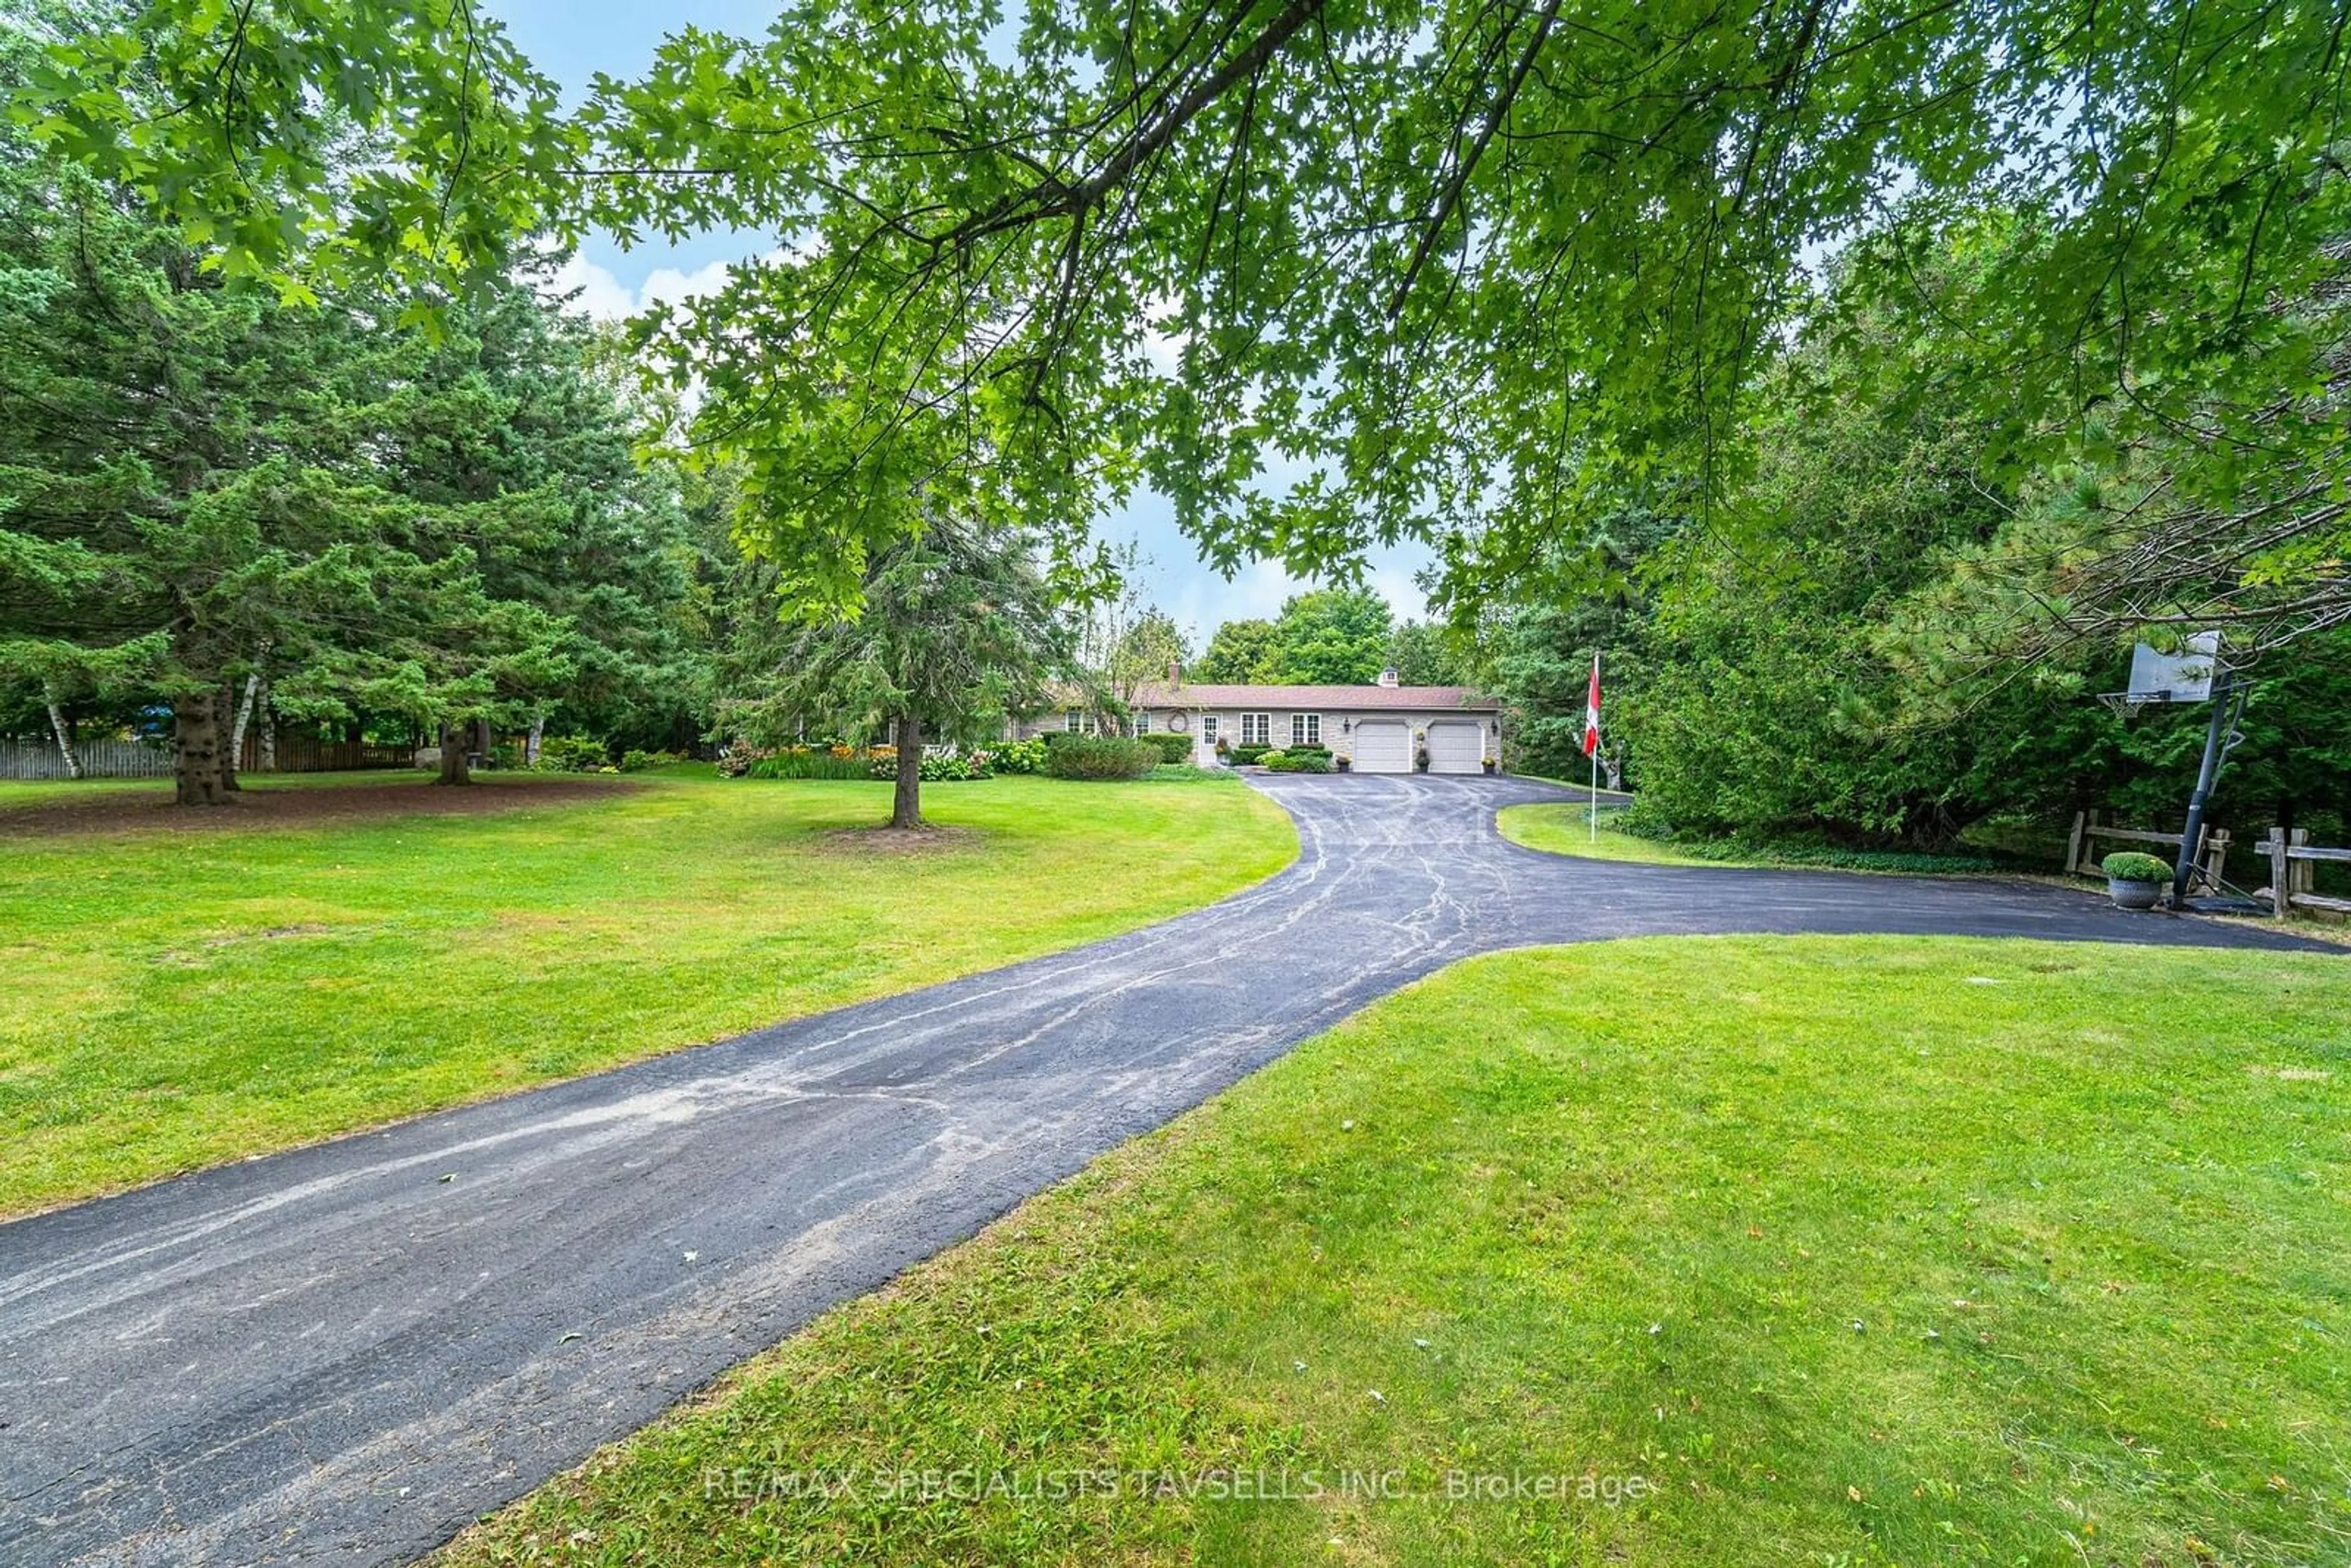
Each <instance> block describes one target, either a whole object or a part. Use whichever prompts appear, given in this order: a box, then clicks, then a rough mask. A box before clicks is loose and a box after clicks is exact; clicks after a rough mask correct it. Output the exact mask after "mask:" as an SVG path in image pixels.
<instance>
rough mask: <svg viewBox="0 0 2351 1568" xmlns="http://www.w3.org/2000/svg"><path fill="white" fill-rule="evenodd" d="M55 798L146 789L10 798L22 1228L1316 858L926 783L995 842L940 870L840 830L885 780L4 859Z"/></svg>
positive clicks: (1233, 797)
mask: <svg viewBox="0 0 2351 1568" xmlns="http://www.w3.org/2000/svg"><path fill="white" fill-rule="evenodd" d="M353 781H354V782H359V783H367V784H381V783H383V782H386V780H385V779H383V778H382V776H380V775H361V776H359V778H358V779H355V780H353ZM252 787H254V788H275V787H277V785H276V783H275V781H272V782H271V783H270V784H268V785H258V784H256V785H253V786H252ZM300 787H303V788H313V787H315V788H333V787H334V786H333V785H330V784H318V785H311V784H308V783H306V784H304V785H302V786H300ZM415 787H416V788H417V789H419V790H429V789H431V786H429V785H426V784H423V783H422V782H419V783H418V784H417V785H416V786H415ZM535 787H537V785H536V781H534V780H532V779H528V778H525V779H506V780H498V781H487V780H486V781H485V782H483V783H481V784H479V785H477V786H476V788H477V789H514V790H528V789H533V788H535ZM143 788H144V789H147V790H149V791H151V792H153V791H168V789H169V788H170V786H169V785H168V783H163V784H153V783H150V784H147V785H145V786H143ZM58 789H66V790H75V789H94V790H97V791H99V793H104V794H108V795H112V794H116V793H119V792H120V791H117V790H115V789H113V787H111V786H62V787H51V786H46V785H9V786H0V965H5V974H6V976H7V984H6V985H5V987H0V1139H5V1145H6V1148H7V1157H6V1159H5V1162H0V1213H15V1212H22V1211H24V1210H26V1209H29V1208H33V1207H40V1206H43V1205H47V1204H50V1203H54V1202H57V1201H58V1200H61V1199H66V1198H72V1197H82V1196H86V1195H88V1194H91V1193H95V1192H99V1191H101V1190H104V1189H107V1188H110V1187H114V1186H122V1185H125V1184H130V1183H135V1182H140V1181H144V1180H148V1179H151V1178H153V1177H156V1176H164V1175H168V1174H170V1173H172V1172H174V1171H181V1170H185V1169H188V1168H190V1167H193V1166H201V1165H205V1164H210V1163H213V1162H215V1161H220V1160H225V1159H231V1158H235V1157H236V1156H239V1155H246V1154H251V1153H254V1152H256V1151H258V1150H263V1149H270V1148H277V1147H281V1146H284V1145H289V1144H293V1143H298V1142H302V1141H305V1140H308V1139H314V1138H318V1137H320V1136H323V1135H326V1134H331V1133H336V1132H340V1131H345V1130H348V1129H350V1128H353V1127H358V1126H363V1125H366V1124H371V1123H375V1122H381V1121H384V1120H387V1119H390V1118H393V1117H397V1116H402V1115H406V1114H409V1113H414V1112H418V1111H423V1110H427V1109H430V1108H433V1107H435V1106H442V1105H448V1104H452V1103H457V1102H460V1101H464V1100H468V1099H474V1098H478V1097H480V1096H483V1095H486V1094H493V1093H496V1092H503V1091H507V1090H511V1089H516V1088H519V1087H521V1086H523V1085H525V1084H528V1083H535V1082H543V1081H545V1080H548V1079H552V1078H560V1077H565V1076H568V1075H571V1074H575V1073H580V1072H587V1071H593V1070H595V1069H597V1068H601V1067H606V1066H610V1065H611V1064H613V1063H615V1062H619V1061H627V1060H630V1059H632V1058H634V1057H641V1056H645V1055H648V1054H651V1053H653V1052H655V1051H664V1050H667V1049H669V1048H672V1047H675V1046H680V1045H686V1044H691V1043H693V1042H695V1041H699V1040H710V1039H713V1038H716V1037H718V1036H723V1035H726V1034H730V1033H734V1032H737V1031H739V1030H747V1029H750V1028H754V1027H757V1026H758V1025H761V1024H766V1023H771V1022H774V1021H776V1020H778V1019H785V1018H789V1017H792V1016H795V1015H798V1014H804V1013H809V1012H813V1011H817V1010H820V1009H824V1008H829V1007H835V1006H839V1005H841V1004H843V1003H847V1002H853V1001H858V1000H862V999H863V998H869V997H875V996H880V995H883V994H885V993H888V992H893V991H902V990H905V989H908V988H913V987H916V986H922V985H927V984H929V983H931V982H933V981H935V980H942V979H946V978H948V977H953V976H956V975H961V974H967V973H970V972H972V971H974V970H977V969H983V968H987V967H992V966H995V965H998V964H1004V963H1008V962H1012V961H1014V960H1018V959H1021V958H1027V957H1031V956H1036V955H1038V954H1040V953H1046V952H1050V951H1052V950H1054V949H1056V948H1061V947H1066V946H1071V945H1073V944H1076V943H1081V942H1085V941H1089V940H1092V939H1093V938H1095V937H1098V936H1108V935H1111V934H1113V933H1115V932H1119V931H1123V930H1127V929H1130V928H1132V927H1134V926H1136V925H1143V924H1144V923H1146V922H1148V921H1151V920H1155V919H1158V918H1160V917H1162V916H1165V915H1172V914H1175V913H1176V912H1178V911H1181V910H1184V909H1187V908H1191V907H1193V906H1195V905H1197V904H1204V903H1207V902H1209V901H1210V900H1213V899H1215V898H1217V897H1219V896H1221V895H1223V894H1228V893H1231V892H1233V891H1235V890H1236V889H1238V888H1240V887H1243V886H1246V885H1247V884H1249V883H1252V882H1255V881H1257V880H1259V879H1260V878H1262V877H1264V876H1266V875H1267V874H1269V873H1271V872H1273V871H1275V870H1278V869H1279V868H1280V866H1282V865H1283V864H1285V863H1287V862H1289V860H1290V858H1291V857H1292V856H1293V855H1294V854H1295V853H1296V848H1297V845H1296V838H1295V835H1294V834H1293V833H1292V832H1291V831H1290V825H1289V822H1288V820H1287V819H1286V818H1285V817H1284V816H1283V815H1282V813H1281V812H1280V810H1279V809H1278V808H1276V807H1275V806H1273V805H1272V804H1271V803H1270V801H1268V800H1265V799H1263V798H1262V797H1260V796H1259V795H1257V794H1256V793H1255V792H1253V791H1251V790H1248V789H1153V788H1148V787H1136V786H1118V785H1092V784H1067V783H1062V782H1060V781H1058V780H1053V779H995V780H990V781H987V782H985V783H978V784H941V785H935V786H932V787H930V788H928V789H925V790H924V791H923V796H924V805H925V811H926V814H927V815H928V816H930V817H931V818H932V820H933V821H936V822H938V823H942V824H946V825H948V826H952V827H956V828H961V829H968V830H976V831H975V832H974V833H973V834H972V835H971V836H969V837H967V838H956V839H951V840H949V841H946V842H944V843H939V844H935V845H932V846H930V847H927V848H925V849H924V850H922V851H920V852H899V851H892V850H886V849H876V848H873V847H871V846H870V845H867V844H865V843H862V842H856V841H846V840H844V839H842V838H841V837H838V836H829V835H830V831H831V830H836V829H841V828H848V827H856V826H863V825H867V824H871V823H873V822H876V821H880V820H881V819H882V818H883V817H885V816H886V815H887V814H888V809H889V808H888V801H889V786H888V785H886V784H864V783H759V782H751V781H744V782H736V783H727V782H721V781H719V780H716V779H706V778H695V777H691V776H686V777H669V778H659V779H650V780H645V781H643V783H642V784H641V786H640V787H638V788H635V789H613V790H612V791H611V793H610V794H609V795H601V796H599V797H596V798H592V799H590V800H585V801H581V800H569V801H563V802H556V801H552V800H549V801H548V802H544V803H533V804H528V805H524V806H521V807H519V808H517V809H514V810H505V811H498V812H495V813H489V814H484V815H472V816H458V817H434V816H391V817H383V818H380V819H376V820H371V821H337V822H332V823H319V824H292V825H287V826H282V827H268V826H264V825H261V824H258V823H246V824H243V825H232V826H226V827H221V828H202V829H197V830H193V831H168V830H163V829H156V828H146V829H141V830H137V831H107V832H96V831H92V832H83V833H76V834H73V835H70V836H42V835H39V834H35V833H21V834H16V835H15V836H11V826H10V823H11V817H12V815H15V814H16V813H18V812H20V811H21V810H22V808H20V807H17V806H13V805H11V804H10V802H11V801H26V802H30V801H32V800H35V799H36V798H37V797H38V796H47V797H48V798H51V799H54V798H55V797H56V795H57V791H58ZM19 791H22V792H23V793H22V794H19ZM16 820H17V821H19V822H22V821H29V820H30V818H29V816H25V815H17V816H16Z"/></svg>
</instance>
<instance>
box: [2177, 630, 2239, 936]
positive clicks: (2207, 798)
mask: <svg viewBox="0 0 2351 1568" xmlns="http://www.w3.org/2000/svg"><path fill="white" fill-rule="evenodd" d="M2235 684H2236V683H2235V682H2233V681H2231V679H2230V678H2229V667H2228V666H2227V665H2226V664H2221V663H2220V661H2219V660H2217V659H2215V660H2214V661H2213V662H2212V722H2211V724H2210V726H2208V727H2206V729H2205V731H2204V760H2203V761H2202V762H2201V763H2200V764H2199V765H2198V767H2197V769H2196V792H2195V793H2194V794H2192V795H2190V796H2189V797H2188V825H2187V826H2186V827H2184V828H2182V829H2181V830H2180V832H2179V862H2178V863H2176V864H2175V865H2174V866H2173V867H2172V869H2171V907H2172V908H2173V909H2175V910H2178V909H2184V908H2186V907H2187V904H2188V884H2189V881H2190V880H2191V879H2192V878H2193V877H2194V876H2195V874H2196V851H2197V849H2198V844H2197V840H2198V838H2199V837H2200V836H2201V835H2202V833H2203V831H2204V809H2205V807H2207V806H2208V805H2210V803H2211V800H2212V786H2213V785H2214V783H2216V782H2217V781H2218V780H2219V779H2220V758H2221V756H2222V751H2223V743H2224V742H2225V741H2226V739H2227V738H2228V734H2229V730H2230V727H2231V724H2232V723H2233V722H2234V721H2233V719H2232V717H2231V714H2230V712H2229V699H2230V697H2231V695H2233V692H2232V691H2231V688H2232V687H2233V686H2234V685H2235Z"/></svg>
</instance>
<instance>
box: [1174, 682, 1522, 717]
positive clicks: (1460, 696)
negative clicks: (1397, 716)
mask: <svg viewBox="0 0 2351 1568" xmlns="http://www.w3.org/2000/svg"><path fill="white" fill-rule="evenodd" d="M1134 706H1137V707H1246V708H1371V709H1374V710H1378V709H1395V710H1397V711H1409V712H1413V713H1434V712H1443V711H1447V710H1459V711H1467V712H1470V713H1492V712H1496V711H1499V709H1500V707H1501V706H1502V703H1501V699H1500V698H1499V697H1489V696H1480V695H1478V694H1477V693H1476V692H1473V691H1471V690H1470V689H1469V688H1468V687H1467V686H1223V685H1197V684H1195V683H1193V682H1190V681H1186V682H1184V683H1183V684H1182V685H1168V684H1167V683H1166V682H1165V681H1145V682H1144V684H1143V685H1140V686H1138V687H1136V688H1135V693H1134Z"/></svg>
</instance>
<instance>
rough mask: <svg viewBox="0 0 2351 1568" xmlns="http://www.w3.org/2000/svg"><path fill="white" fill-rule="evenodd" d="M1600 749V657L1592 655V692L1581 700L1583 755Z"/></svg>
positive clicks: (1589, 754)
mask: <svg viewBox="0 0 2351 1568" xmlns="http://www.w3.org/2000/svg"><path fill="white" fill-rule="evenodd" d="M1599 749H1600V655H1599V654H1597V653H1594V654H1593V655H1592V690H1591V693H1590V694H1589V695H1586V696H1585V697H1584V699H1583V755H1584V756H1586V757H1589V756H1591V755H1592V754H1593V752H1595V751H1598V750H1599Z"/></svg>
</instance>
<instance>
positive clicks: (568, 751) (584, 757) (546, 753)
mask: <svg viewBox="0 0 2351 1568" xmlns="http://www.w3.org/2000/svg"><path fill="white" fill-rule="evenodd" d="M611 759H612V758H611V753H610V752H608V751H607V750H605V748H604V743H603V742H602V741H601V740H598V739H597V738H596V737H593V736H589V735H550V736H549V737H546V738H545V739H543V740H541V741H540V742H539V743H538V762H537V763H536V764H535V766H536V767H537V768H538V769H539V770H540V771H541V772H545V773H594V772H596V771H598V770H599V769H601V768H604V767H605V766H606V765H607V764H608V763H610V762H611Z"/></svg>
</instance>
